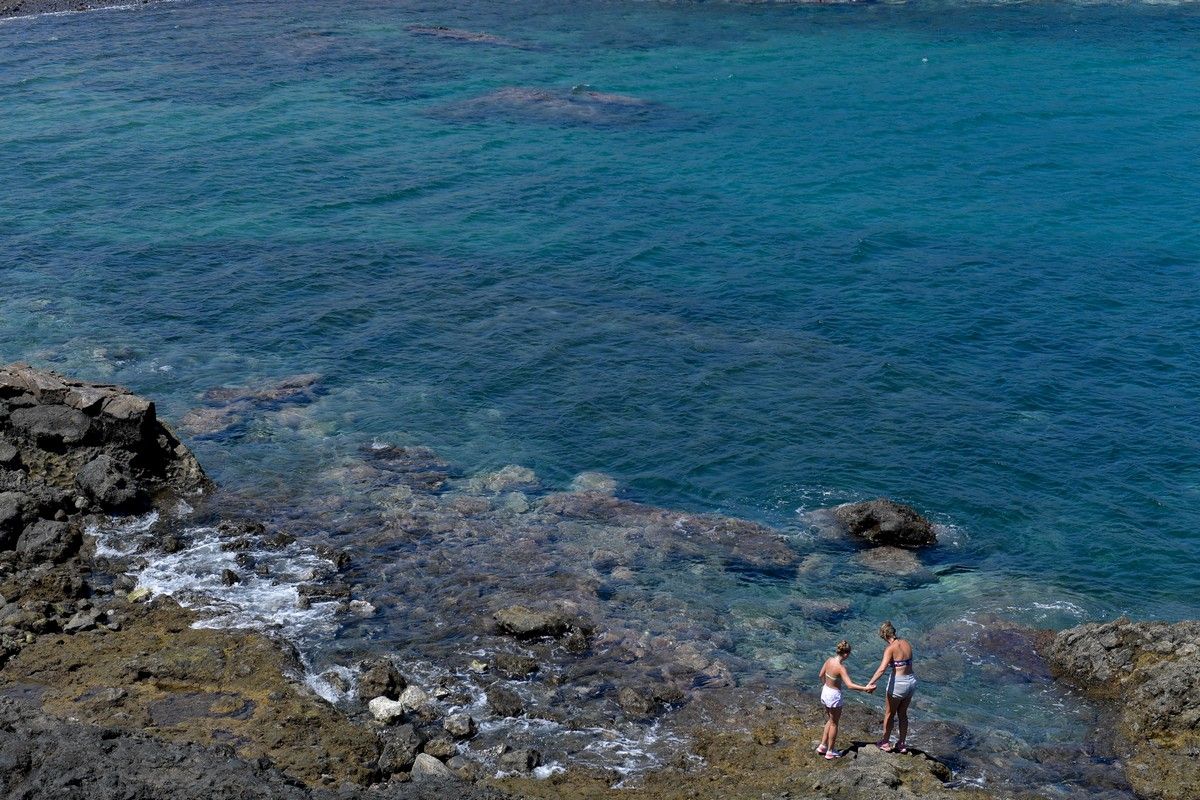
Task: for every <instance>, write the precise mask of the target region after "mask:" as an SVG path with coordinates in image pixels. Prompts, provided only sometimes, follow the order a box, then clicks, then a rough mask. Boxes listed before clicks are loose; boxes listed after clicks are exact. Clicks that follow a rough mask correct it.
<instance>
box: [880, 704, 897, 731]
mask: <svg viewBox="0 0 1200 800" xmlns="http://www.w3.org/2000/svg"><path fill="white" fill-rule="evenodd" d="M898 705H899V701H898V700H896V698H894V697H892V696H891V695H890V694H889V695H888V696H887V709H886V710H885V711H884V712H883V739H881V740H880V741H884V742H887V741H890V740H891V738H892V724H893V723H894V722H895V720H896V708H897V706H898Z"/></svg>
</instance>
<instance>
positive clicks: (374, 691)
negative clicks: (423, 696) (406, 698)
mask: <svg viewBox="0 0 1200 800" xmlns="http://www.w3.org/2000/svg"><path fill="white" fill-rule="evenodd" d="M407 686H408V681H406V680H404V676H403V675H401V674H400V671H399V670H397V669H396V665H395V664H393V663H392V662H391V660H390V659H386V658H381V659H378V660H377V661H371V662H367V663H366V664H364V665H363V671H362V675H361V676H360V677H359V679H358V699H359V700H361V701H362V702H364V703H368V702H370V701H371V700H374V699H375V698H376V697H386V698H388V699H389V700H396V699H398V698H399V697H400V693H401V692H402V691H404V689H405V687H407Z"/></svg>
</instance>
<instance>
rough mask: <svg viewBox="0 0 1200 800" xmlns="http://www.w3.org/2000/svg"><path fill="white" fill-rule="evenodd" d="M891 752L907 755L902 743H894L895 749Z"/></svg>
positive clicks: (906, 749)
mask: <svg viewBox="0 0 1200 800" xmlns="http://www.w3.org/2000/svg"><path fill="white" fill-rule="evenodd" d="M893 752H896V753H906V754H907V753H908V748H907V747H905V746H904V742H896V747H895V748H894V750H893Z"/></svg>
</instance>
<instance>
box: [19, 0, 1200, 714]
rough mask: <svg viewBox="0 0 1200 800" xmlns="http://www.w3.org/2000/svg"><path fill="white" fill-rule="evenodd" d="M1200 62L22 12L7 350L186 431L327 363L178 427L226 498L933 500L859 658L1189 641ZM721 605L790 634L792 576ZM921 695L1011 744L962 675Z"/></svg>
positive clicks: (970, 27) (247, 13)
mask: <svg viewBox="0 0 1200 800" xmlns="http://www.w3.org/2000/svg"><path fill="white" fill-rule="evenodd" d="M547 5H549V6H550V7H546V6H547ZM414 23H417V24H431V25H448V26H453V27H461V28H465V29H469V30H475V31H486V32H489V33H492V34H495V35H496V36H499V37H503V39H504V40H505V41H504V42H501V43H498V44H495V43H494V44H468V43H463V42H456V41H449V40H446V39H443V38H437V37H430V36H421V35H417V34H415V33H413V32H412V31H409V30H407V26H409V25H411V24H414ZM1198 35H1200V10H1198V9H1196V8H1195V7H1194V6H1192V5H1187V4H1185V5H1178V6H1175V5H1160V4H1100V5H1092V4H1084V5H1077V4H1070V3H1059V4H1017V5H1009V4H979V3H957V4H956V3H932V2H931V3H909V4H900V5H892V4H884V5H873V6H862V7H819V8H818V7H791V6H782V7H774V6H772V7H757V6H755V7H738V6H731V5H725V4H699V5H690V4H685V5H675V4H670V5H661V4H653V3H614V2H601V1H600V0H594V1H593V2H586V3H576V2H563V3H555V4H544V3H531V2H530V3H523V2H518V3H512V4H509V3H505V4H492V3H483V2H460V3H453V4H447V5H444V6H443V5H441V4H429V3H420V2H389V3H375V4H373V3H369V2H365V3H328V2H322V3H315V2H298V3H288V4H279V3H274V2H180V3H171V4H164V5H158V6H152V7H149V8H144V9H140V10H136V11H105V12H97V13H92V14H83V15H66V16H57V17H43V18H39V19H34V20H13V21H6V22H0V175H2V176H3V181H4V183H3V189H2V190H0V270H3V276H4V281H3V283H4V292H3V293H2V296H0V355H2V356H3V357H4V358H5V359H6V360H13V359H17V358H24V359H27V360H31V361H33V362H35V363H37V364H39V365H43V366H51V367H56V368H59V369H62V370H64V371H69V372H72V373H75V374H78V375H81V376H84V377H91V378H97V379H99V378H104V379H111V380H115V381H120V382H123V383H126V384H128V385H130V386H132V387H134V388H135V389H137V390H138V391H141V392H143V393H145V394H148V395H151V396H153V397H154V398H156V399H158V400H159V405H160V410H161V412H162V413H163V414H164V415H165V416H166V417H167V418H168V419H174V420H179V419H181V418H183V415H184V414H185V412H187V411H188V410H189V409H190V408H192V407H194V406H197V405H199V404H200V402H199V399H198V398H199V395H200V394H201V393H202V392H203V391H204V390H206V389H208V388H210V387H213V386H217V385H222V384H235V385H236V384H243V383H248V382H253V381H255V380H258V379H267V378H277V377H280V376H283V375H287V374H291V373H297V372H311V371H316V372H319V373H321V375H322V376H323V383H322V386H323V387H324V392H325V393H324V394H323V395H322V396H321V397H320V398H319V399H318V400H317V401H316V402H315V403H312V404H311V405H308V406H306V407H304V409H303V410H302V412H297V413H296V414H294V415H293V416H291V417H287V418H282V417H280V418H271V419H264V420H260V421H258V422H256V423H254V424H249V425H242V426H239V427H237V428H236V429H234V430H232V431H227V432H225V433H224V434H222V435H219V436H211V437H200V438H197V439H196V440H195V441H194V446H195V447H196V449H197V450H198V452H199V454H200V456H201V459H202V460H203V461H204V463H205V464H206V465H207V466H208V467H209V469H210V471H211V472H213V473H214V475H215V477H216V478H217V479H218V480H219V481H220V482H222V483H223V484H224V485H226V486H232V487H237V488H238V489H239V490H244V491H245V492H246V493H247V494H254V493H255V492H259V493H262V494H263V495H264V496H266V495H269V496H273V497H277V496H287V495H289V494H290V495H293V496H302V495H304V494H305V493H306V492H307V491H309V489H311V488H312V486H315V485H316V483H317V482H318V481H317V476H318V475H319V474H321V472H322V470H325V469H326V468H328V467H330V466H331V465H336V464H338V463H340V462H339V459H341V458H343V456H346V455H348V454H353V453H356V452H358V450H359V448H360V447H361V446H362V445H363V444H364V443H367V442H370V441H372V440H376V439H377V440H380V441H400V442H412V443H421V444H425V445H429V446H432V447H434V448H435V449H437V450H438V452H439V453H441V454H442V455H443V456H444V457H446V458H448V459H449V460H450V461H452V462H453V463H454V464H456V465H457V466H458V467H459V468H460V469H462V470H463V471H464V472H466V473H474V472H477V471H481V470H485V469H491V468H495V467H498V466H500V465H503V464H507V463H518V464H524V465H527V466H530V467H532V468H534V469H535V470H536V471H537V472H538V474H539V475H540V476H541V477H542V479H543V481H544V482H546V483H547V484H548V485H550V486H551V487H553V486H560V487H561V486H565V485H566V484H567V483H568V482H569V481H570V479H571V477H572V476H574V475H575V474H576V473H578V472H580V471H582V470H588V469H598V470H603V471H605V472H607V473H609V474H611V475H613V476H614V477H615V478H616V479H617V480H618V482H619V485H620V487H621V488H620V491H621V494H622V495H623V496H625V497H630V498H634V499H638V500H643V501H646V502H650V503H653V504H655V505H660V506H667V507H677V508H683V509H689V510H693V511H706V510H715V511H720V512H723V513H729V514H734V515H737V516H743V517H748V518H751V519H756V520H759V521H763V522H766V523H768V524H771V525H774V526H777V527H779V528H781V529H783V530H785V531H789V532H792V533H793V534H794V535H796V536H801V537H802V536H804V535H806V534H805V530H806V520H805V517H804V514H805V513H806V512H809V511H811V510H813V509H817V508H821V507H827V506H830V505H834V504H836V503H839V502H844V501H847V500H854V499H862V498H866V497H871V496H877V495H887V496H892V497H896V498H899V499H903V500H906V501H909V502H912V503H913V504H915V505H916V506H917V507H919V508H920V509H922V510H923V511H925V512H927V513H928V514H930V515H931V516H932V517H934V518H935V519H936V520H937V521H938V522H939V523H941V524H943V525H945V526H947V527H946V531H945V536H944V538H945V539H946V541H947V545H946V546H944V547H943V548H941V550H940V551H939V552H938V553H937V554H935V555H934V556H933V557H932V564H933V565H934V566H935V567H937V568H939V569H943V570H944V569H945V568H947V567H950V566H952V565H953V566H955V567H956V569H955V570H953V574H946V575H944V576H943V577H942V578H941V579H940V580H939V581H938V582H937V583H935V584H933V585H929V586H924V587H918V588H914V589H909V590H905V591H900V592H886V593H880V592H879V591H877V590H869V589H864V588H863V587H861V586H856V585H854V584H853V582H850V583H847V584H845V585H836V586H833V587H831V588H830V593H831V594H833V595H836V596H838V597H845V596H850V597H851V598H852V599H853V601H854V603H855V613H854V615H853V616H852V617H851V618H850V619H849V620H848V621H846V623H845V626H846V628H845V629H846V630H847V631H848V632H850V633H852V634H853V635H856V636H858V637H859V641H861V642H862V643H863V644H864V646H865V645H866V644H868V643H869V642H870V641H871V640H870V638H869V636H870V632H871V631H872V630H873V627H874V624H875V623H876V622H877V619H878V618H879V617H881V616H890V617H891V618H893V619H895V620H897V622H899V623H900V624H901V626H902V627H905V628H906V629H908V630H910V631H915V632H916V633H922V632H924V633H928V632H929V631H931V630H933V629H935V628H936V627H937V626H938V625H939V624H940V623H944V622H946V621H953V620H958V619H961V618H967V619H976V618H982V617H986V616H987V615H989V614H998V615H1000V616H1003V617H1005V618H1008V619H1013V620H1016V621H1019V622H1022V623H1027V624H1036V625H1043V626H1064V625H1068V624H1073V623H1074V622H1076V621H1078V620H1081V619H1091V618H1099V617H1107V616H1112V615H1114V614H1116V613H1129V614H1131V615H1134V616H1139V617H1164V618H1180V617H1185V616H1194V615H1195V613H1196V604H1195V597H1196V594H1197V592H1198V591H1200V569H1197V565H1198V562H1200V539H1197V537H1196V535H1195V533H1194V531H1195V528H1196V525H1197V523H1198V522H1200V514H1198V513H1197V511H1196V507H1197V506H1196V503H1197V501H1198V500H1200V440H1198V438H1197V433H1196V431H1197V430H1198V429H1200V428H1198V425H1197V423H1198V422H1200V413H1198V411H1197V409H1198V402H1200V380H1198V378H1200V376H1198V375H1197V367H1196V365H1197V364H1198V363H1200V318H1198V317H1197V314H1196V311H1195V309H1196V308H1197V307H1200V276H1198V275H1197V268H1198V267H1200V233H1198V232H1197V231H1198V230H1200V229H1198V228H1197V227H1196V225H1195V222H1196V216H1197V215H1196V209H1197V207H1198V203H1197V201H1198V200H1200V186H1198V185H1197V184H1198V179H1197V175H1200V111H1198V109H1200V49H1198V48H1196V46H1195V43H1196V41H1197V37H1198ZM507 44H514V45H519V46H505V45H507ZM506 87H521V88H523V89H540V90H548V91H549V92H551V94H549V95H538V94H530V93H513V92H507V93H506V92H504V91H502V90H505V89H506ZM572 87H583V88H580V89H579V91H578V92H577V93H576V94H571V93H570V91H571V89H572ZM586 87H590V89H591V90H594V91H596V92H603V93H613V94H617V95H622V96H628V97H632V98H638V101H633V100H629V99H627V98H594V97H592V96H589V95H587V94H584V93H583V92H586V91H587V90H588V89H587V88H586ZM641 101H644V103H643V102H641ZM310 479H311V480H312V481H313V483H312V484H310V483H309V482H308V481H309V480H310ZM312 491H316V490H315V489H312ZM656 580H658V581H661V582H663V583H664V585H666V586H671V587H673V588H672V591H674V592H676V593H678V594H679V595H681V596H686V595H687V594H688V593H689V591H694V586H692V585H691V584H692V583H694V581H690V580H687V579H679V578H678V576H675V575H673V574H671V572H670V571H669V570H668V571H666V572H665V573H664V574H662V575H659V576H657V577H656ZM723 591H724V592H725V593H723V594H719V595H718V602H719V604H720V605H722V606H724V607H726V608H729V609H736V608H737V607H738V604H739V603H740V604H743V605H748V606H753V607H754V608H753V609H752V611H747V612H746V614H749V615H751V616H756V617H761V616H763V615H764V614H765V615H767V616H771V615H774V616H776V617H779V616H780V615H783V614H786V607H787V606H786V603H784V604H782V605H781V604H780V602H777V601H778V600H779V597H778V593H779V592H781V591H784V590H783V589H781V588H780V587H779V586H776V585H773V584H771V585H763V584H760V583H754V582H751V583H745V582H743V583H738V584H736V585H735V584H730V586H729V587H728V588H727V590H723ZM739 593H740V594H739ZM696 602H701V603H702V602H704V601H703V599H697V600H696ZM835 633H836V631H833V630H831V631H828V632H827V634H822V635H828V636H833V635H834V634H835ZM827 645H828V642H825V641H821V642H814V643H813V650H814V651H816V650H824V649H826V647H827ZM742 655H743V656H744V657H745V656H755V655H762V653H761V652H758V651H755V650H754V648H753V647H750V646H747V647H746V648H743V652H742ZM931 691H932V692H933V696H934V697H935V698H936V697H938V696H939V695H938V694H937V693H938V691H939V690H938V689H932V690H931ZM940 691H941V692H942V694H941V695H940V697H941V698H942V700H941V703H942V705H941V707H940V710H945V709H948V708H958V709H960V710H959V711H957V712H955V713H957V714H958V715H959V716H963V717H967V718H968V719H971V720H972V721H980V722H984V721H986V720H987V719H990V718H992V715H994V714H995V713H998V712H997V711H996V704H995V703H994V702H990V701H988V700H987V699H982V698H980V697H979V690H978V685H977V683H976V682H974V679H973V678H972V677H971V674H970V671H969V670H967V671H961V672H956V671H954V670H950V671H949V672H948V673H947V674H946V677H945V679H944V681H943V686H942V688H941V689H940ZM1030 705H1031V706H1035V705H1037V703H1036V702H1031V703H1030ZM1030 713H1031V714H1032V713H1033V712H1032V711H1030ZM1017 716H1018V717H1020V715H1017ZM1034 716H1035V717H1036V715H1034ZM1040 720H1041V718H1040V717H1038V718H1036V719H1033V720H1031V721H1030V722H1029V723H1028V724H1029V725H1030V726H1032V727H1036V726H1037V725H1038V724H1041V721H1040ZM1012 724H1014V725H1019V724H1020V722H1019V720H1018V721H1017V722H1013V723H1012Z"/></svg>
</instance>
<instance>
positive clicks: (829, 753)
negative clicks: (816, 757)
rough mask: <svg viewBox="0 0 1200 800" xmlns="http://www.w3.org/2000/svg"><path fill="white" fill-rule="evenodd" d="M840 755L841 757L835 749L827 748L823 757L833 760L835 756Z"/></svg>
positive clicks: (838, 756) (839, 756)
mask: <svg viewBox="0 0 1200 800" xmlns="http://www.w3.org/2000/svg"><path fill="white" fill-rule="evenodd" d="M841 757H842V754H841V753H839V752H838V751H837V750H829V751H827V752H826V753H825V758H827V759H829V760H830V761H833V760H834V759H835V758H841Z"/></svg>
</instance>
